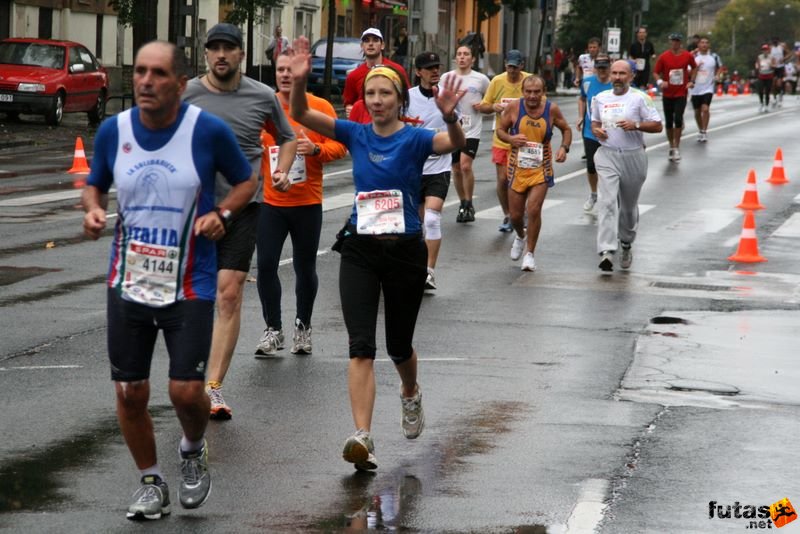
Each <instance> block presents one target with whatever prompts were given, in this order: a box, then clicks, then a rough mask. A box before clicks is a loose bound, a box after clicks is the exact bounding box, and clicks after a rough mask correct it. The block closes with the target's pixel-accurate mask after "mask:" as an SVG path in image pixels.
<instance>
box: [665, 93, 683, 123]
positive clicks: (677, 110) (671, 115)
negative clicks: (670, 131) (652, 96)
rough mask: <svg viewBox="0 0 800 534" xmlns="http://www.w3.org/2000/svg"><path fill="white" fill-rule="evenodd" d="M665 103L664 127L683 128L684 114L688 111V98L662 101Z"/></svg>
mask: <svg viewBox="0 0 800 534" xmlns="http://www.w3.org/2000/svg"><path fill="white" fill-rule="evenodd" d="M662 101H663V103H664V126H666V127H667V128H683V112H684V111H686V97H685V96H681V97H678V98H666V97H664V98H663V99H662Z"/></svg>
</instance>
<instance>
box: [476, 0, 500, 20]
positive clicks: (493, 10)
mask: <svg viewBox="0 0 800 534" xmlns="http://www.w3.org/2000/svg"><path fill="white" fill-rule="evenodd" d="M502 8H503V6H502V4H498V3H496V2H495V1H494V0H478V21H479V22H483V21H484V20H488V19H490V18H492V17H494V16H495V15H497V14H498V13H499V12H500V10H501V9H502Z"/></svg>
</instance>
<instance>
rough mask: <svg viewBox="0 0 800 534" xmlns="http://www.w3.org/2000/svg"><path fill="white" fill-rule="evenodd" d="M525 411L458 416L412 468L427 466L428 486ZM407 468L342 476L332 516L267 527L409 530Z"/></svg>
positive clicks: (415, 496)
mask: <svg viewBox="0 0 800 534" xmlns="http://www.w3.org/2000/svg"><path fill="white" fill-rule="evenodd" d="M528 410H529V407H528V405H527V404H525V403H523V402H515V401H507V402H503V401H498V402H489V403H485V404H484V405H482V406H481V407H480V409H479V410H478V411H477V412H475V413H472V414H468V415H465V416H463V417H461V418H459V419H456V420H455V422H454V423H453V424H452V425H449V426H448V429H447V432H446V433H445V434H444V437H443V439H442V441H440V442H437V443H434V444H433V448H434V450H433V454H431V455H430V457H431V458H433V460H432V462H430V463H427V464H425V463H423V464H416V463H415V464H414V466H413V469H414V471H415V472H419V471H421V470H423V471H425V470H427V471H428V472H426V473H425V480H426V483H427V484H428V485H429V486H434V485H438V484H439V483H440V482H441V481H443V480H444V479H446V478H448V477H449V476H452V475H453V474H454V473H456V472H457V470H464V469H466V465H467V462H466V460H467V458H468V457H470V456H474V455H477V454H485V453H488V452H489V451H491V450H492V449H493V448H494V447H495V446H497V444H498V442H499V441H500V440H501V437H502V434H504V433H507V432H510V431H511V425H512V423H514V422H515V421H517V420H519V419H521V418H522V416H523V414H524V413H525V412H527V411H528ZM466 429H468V430H469V431H468V432H467V431H466ZM428 466H430V467H428ZM409 471H410V469H408V468H405V467H400V468H398V469H396V470H395V471H393V472H392V473H390V474H389V475H388V476H386V475H383V474H378V473H375V472H364V473H362V472H355V473H354V474H353V475H350V476H347V477H344V478H342V479H341V483H342V491H341V497H340V499H339V502H340V504H338V505H334V507H333V510H334V511H333V512H332V513H331V514H330V515H328V516H325V517H323V518H320V519H318V520H316V521H314V522H312V523H308V522H304V521H303V520H302V519H301V518H297V521H291V520H288V519H287V520H285V522H284V523H283V524H281V525H275V524H272V525H271V526H272V527H273V528H275V527H281V528H286V529H289V530H297V529H300V530H302V531H305V532H308V531H311V532H338V531H344V532H364V531H366V530H398V531H409V530H413V529H412V528H411V527H409V526H408V525H409V523H410V522H411V521H412V520H413V517H414V515H415V507H416V505H417V503H418V502H419V501H420V499H422V498H423V483H422V480H420V478H418V477H417V476H416V475H414V474H411V473H410V472H409ZM431 491H432V490H431ZM442 491H443V493H445V494H449V495H454V494H457V493H458V491H456V490H453V489H452V488H446V489H444V490H442ZM507 531H508V532H519V533H524V534H528V533H531V534H544V533H546V532H547V528H546V527H544V526H540V525H523V526H519V527H513V528H509V529H508V530H507Z"/></svg>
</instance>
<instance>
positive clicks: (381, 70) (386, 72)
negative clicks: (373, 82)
mask: <svg viewBox="0 0 800 534" xmlns="http://www.w3.org/2000/svg"><path fill="white" fill-rule="evenodd" d="M375 76H383V77H384V78H389V80H390V81H391V82H392V83H393V84H394V87H395V89H397V94H398V95H402V94H403V80H401V79H400V75H399V74H397V72H396V71H395V70H393V69H390V68H389V67H375V68H374V69H372V70H370V71H369V73H367V77H366V78H365V79H364V85H366V83H367V82H368V81H370V79H372V78H374V77H375Z"/></svg>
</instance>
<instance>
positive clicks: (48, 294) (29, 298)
mask: <svg viewBox="0 0 800 534" xmlns="http://www.w3.org/2000/svg"><path fill="white" fill-rule="evenodd" d="M105 281H106V275H105V274H101V275H98V276H93V277H92V278H87V279H84V280H75V281H74V282H64V283H63V284H58V285H55V286H53V287H51V288H49V289H46V290H44V291H36V292H30V293H26V294H25V295H20V296H18V297H9V298H6V299H0V308H5V307H8V306H13V305H15V304H29V303H31V302H38V301H40V300H47V299H50V298H53V297H58V296H61V295H66V294H68V293H72V292H73V291H76V290H78V289H82V288H84V287H89V286H92V285H96V284H102V283H104V282H105Z"/></svg>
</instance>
